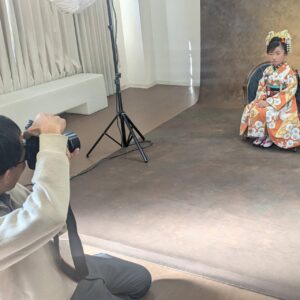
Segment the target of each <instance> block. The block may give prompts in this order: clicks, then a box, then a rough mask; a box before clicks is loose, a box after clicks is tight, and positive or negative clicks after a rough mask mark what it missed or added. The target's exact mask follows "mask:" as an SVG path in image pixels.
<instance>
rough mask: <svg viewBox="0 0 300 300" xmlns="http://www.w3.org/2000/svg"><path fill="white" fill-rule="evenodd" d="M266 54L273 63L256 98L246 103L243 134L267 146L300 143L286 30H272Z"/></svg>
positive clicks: (295, 85) (259, 144)
mask: <svg viewBox="0 0 300 300" xmlns="http://www.w3.org/2000/svg"><path fill="white" fill-rule="evenodd" d="M266 42H267V54H268V56H269V61H270V63H271V64H272V65H271V66H269V67H267V68H266V69H265V71H264V73H263V77H262V79H261V80H260V82H259V85H258V89H257V94H256V98H255V100H254V101H253V102H251V103H250V104H248V105H247V106H246V107H245V110H244V112H243V115H242V120H241V126H240V135H244V134H245V135H247V136H248V137H253V138H255V140H254V141H253V144H254V145H256V146H261V147H264V148H268V147H271V146H272V144H273V143H274V144H276V145H277V146H278V147H280V148H285V149H288V148H294V147H298V146H300V121H299V117H298V110H297V103H296V98H295V93H296V91H297V86H298V79H297V77H296V74H295V72H294V71H293V69H292V68H291V67H290V66H289V65H288V64H287V63H286V62H285V60H286V57H287V54H288V53H289V52H290V51H291V36H290V34H289V33H288V31H287V30H284V31H281V32H278V33H275V32H274V31H271V32H270V33H269V34H268V36H267V38H266Z"/></svg>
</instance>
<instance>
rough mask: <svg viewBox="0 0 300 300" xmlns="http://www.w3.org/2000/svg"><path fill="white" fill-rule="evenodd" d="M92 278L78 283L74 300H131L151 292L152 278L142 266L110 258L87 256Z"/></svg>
mask: <svg viewBox="0 0 300 300" xmlns="http://www.w3.org/2000/svg"><path fill="white" fill-rule="evenodd" d="M86 261H87V265H88V268H89V275H88V276H87V278H86V279H85V280H82V281H81V282H79V283H78V285H77V288H76V290H75V292H74V294H73V296H72V298H71V300H121V299H122V300H132V299H140V298H141V297H143V296H144V295H145V294H146V293H147V291H148V290H149V288H150V285H151V275H150V273H149V272H148V271H147V270H146V269H145V268H144V267H142V266H140V265H137V264H134V263H132V262H128V261H124V260H121V259H119V258H116V257H112V256H110V255H107V254H99V255H96V256H89V255H87V256H86Z"/></svg>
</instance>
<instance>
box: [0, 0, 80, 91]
mask: <svg viewBox="0 0 300 300" xmlns="http://www.w3.org/2000/svg"><path fill="white" fill-rule="evenodd" d="M0 18H1V27H0V51H1V59H0V76H1V78H0V93H1V94H3V93H7V92H11V91H14V90H17V89H22V88H26V87H29V86H32V85H36V84H40V83H43V82H46V81H50V80H55V79H58V78H61V77H65V76H69V75H72V74H75V73H78V72H81V71H82V70H81V65H80V63H79V61H80V60H79V55H78V49H77V43H76V34H75V26H74V19H73V17H72V16H71V15H63V14H60V13H59V12H58V11H57V10H56V9H55V8H53V6H51V4H50V3H48V1H46V0H0Z"/></svg>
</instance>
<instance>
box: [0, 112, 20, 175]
mask: <svg viewBox="0 0 300 300" xmlns="http://www.w3.org/2000/svg"><path fill="white" fill-rule="evenodd" d="M20 135H21V130H20V128H19V126H18V125H17V124H16V123H15V122H14V121H12V120H11V119H9V118H7V117H5V116H1V115H0V176H1V175H3V174H4V173H5V171H6V170H8V169H9V168H11V167H13V166H15V165H17V164H18V162H19V161H20V158H21V156H22V151H23V146H22V143H21V140H20Z"/></svg>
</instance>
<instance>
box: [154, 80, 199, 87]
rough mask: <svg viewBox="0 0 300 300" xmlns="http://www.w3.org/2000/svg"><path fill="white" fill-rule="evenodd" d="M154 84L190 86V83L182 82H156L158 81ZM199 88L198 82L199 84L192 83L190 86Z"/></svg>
mask: <svg viewBox="0 0 300 300" xmlns="http://www.w3.org/2000/svg"><path fill="white" fill-rule="evenodd" d="M156 84H163V85H179V86H191V85H190V83H188V82H183V81H164V80H158V81H156ZM199 86H200V81H199V82H194V83H193V85H192V87H199Z"/></svg>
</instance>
